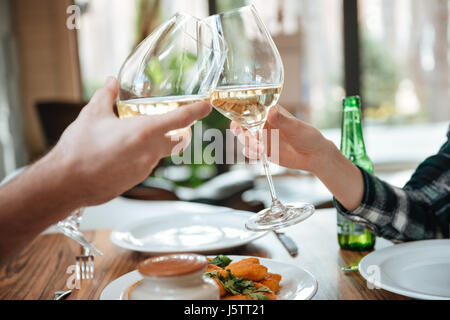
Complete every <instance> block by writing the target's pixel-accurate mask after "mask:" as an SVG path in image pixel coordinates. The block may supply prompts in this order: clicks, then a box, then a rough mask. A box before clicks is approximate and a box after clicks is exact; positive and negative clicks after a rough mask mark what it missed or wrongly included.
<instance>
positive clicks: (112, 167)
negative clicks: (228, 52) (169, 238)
mask: <svg viewBox="0 0 450 320" xmlns="http://www.w3.org/2000/svg"><path fill="white" fill-rule="evenodd" d="M117 92H118V86H117V81H116V80H115V79H113V78H111V79H109V80H108V81H107V83H106V85H105V86H104V87H103V88H102V89H100V90H98V91H97V92H96V93H95V95H94V97H93V98H92V100H91V101H90V102H89V104H88V105H87V106H86V107H84V108H83V110H82V111H81V113H80V115H79V116H78V118H77V119H76V120H75V122H73V123H72V124H71V125H70V126H69V127H68V128H67V130H66V131H65V132H64V134H63V135H62V137H61V139H60V141H59V142H58V144H57V145H56V146H55V147H54V148H53V149H52V150H51V151H50V152H49V153H48V154H47V155H46V156H44V157H43V158H42V159H40V160H39V161H37V162H36V163H34V164H33V165H31V166H29V168H27V170H25V171H24V172H23V173H21V174H20V175H19V176H18V177H16V178H15V179H12V180H11V181H9V182H7V183H6V184H5V185H3V186H1V187H0V265H1V264H3V263H5V262H7V261H8V260H9V259H10V258H11V257H13V256H14V255H15V254H17V253H18V252H20V250H21V249H22V248H23V247H24V246H25V245H27V244H28V243H30V241H31V240H32V239H33V238H34V237H35V236H37V235H38V234H39V233H41V232H42V231H44V230H45V228H48V227H49V226H50V225H52V224H54V223H56V222H57V221H59V220H61V219H63V218H65V217H66V216H67V215H68V214H70V213H71V212H72V211H73V210H75V209H77V208H80V207H84V206H89V205H96V204H100V203H103V202H105V201H108V200H110V199H112V198H114V197H116V196H117V195H120V194H121V193H123V192H124V191H126V190H128V189H129V188H131V187H133V186H135V185H136V184H138V183H140V182H142V181H143V180H144V179H145V178H146V177H147V176H148V175H149V174H150V172H151V171H152V170H153V168H154V167H155V166H156V164H157V163H158V161H159V160H160V159H161V158H162V157H165V156H169V155H171V153H172V151H173V150H174V147H175V146H177V148H176V149H175V150H176V152H181V150H182V147H186V146H187V144H188V143H189V140H190V137H191V131H190V129H186V127H189V126H190V124H191V123H192V122H194V121H195V120H198V119H200V118H203V117H205V116H206V115H207V114H208V113H209V112H210V111H211V106H210V105H209V104H207V103H197V104H193V105H190V106H185V107H183V108H180V109H177V110H175V111H172V112H169V113H167V114H163V115H160V116H159V115H158V116H142V117H134V118H129V119H124V120H120V119H118V118H117V117H116V115H115V114H114V111H113V103H114V100H115V99H116V97H117ZM175 129H180V130H178V134H177V137H178V138H180V140H181V142H178V139H175V140H174V139H172V138H171V137H168V136H167V135H166V133H167V132H169V131H172V130H175ZM179 143H180V144H181V145H180V144H179Z"/></svg>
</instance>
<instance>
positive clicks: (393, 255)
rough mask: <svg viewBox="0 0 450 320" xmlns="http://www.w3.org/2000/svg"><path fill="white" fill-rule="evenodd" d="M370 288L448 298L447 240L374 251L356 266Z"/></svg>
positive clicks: (449, 241) (449, 261)
mask: <svg viewBox="0 0 450 320" xmlns="http://www.w3.org/2000/svg"><path fill="white" fill-rule="evenodd" d="M359 272H360V273H361V275H362V276H363V277H364V278H365V279H366V280H367V281H368V282H370V283H372V284H373V285H375V286H377V287H380V288H382V289H385V290H387V291H391V292H394V293H398V294H401V295H404V296H407V297H411V298H417V299H450V239H445V240H424V241H415V242H407V243H402V244H398V245H395V246H391V247H388V248H385V249H382V250H377V251H374V252H372V253H370V254H368V255H367V256H366V257H364V258H363V259H362V260H361V262H360V264H359Z"/></svg>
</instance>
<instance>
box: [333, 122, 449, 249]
mask: <svg viewBox="0 0 450 320" xmlns="http://www.w3.org/2000/svg"><path fill="white" fill-rule="evenodd" d="M447 138H448V140H447V142H446V143H445V144H444V145H443V146H442V148H441V149H440V150H439V152H438V153H437V154H436V155H433V156H431V157H429V158H427V159H426V160H425V161H424V162H422V163H421V164H420V165H419V167H418V168H417V169H416V171H415V173H414V174H413V176H412V177H411V179H410V180H409V181H408V182H407V183H406V185H405V186H404V187H403V188H397V187H394V186H391V185H390V184H388V183H386V182H383V181H381V180H380V179H378V178H377V177H375V176H373V175H371V174H369V173H367V172H365V171H364V170H362V169H361V168H360V170H361V172H362V175H363V180H364V194H363V199H362V202H361V205H360V206H359V207H358V208H357V209H356V210H354V211H348V210H346V209H345V208H344V207H343V206H342V205H341V204H340V203H339V202H338V201H337V200H336V199H334V204H335V206H336V208H337V211H338V212H339V213H341V214H342V215H344V216H345V217H347V218H349V219H350V220H352V221H354V222H356V223H359V224H362V225H363V226H365V227H366V228H367V229H369V230H371V231H373V232H374V233H375V234H376V235H377V236H380V237H383V238H386V239H390V240H394V241H412V240H423V239H434V238H449V237H450V236H449V232H450V127H449V131H448V133H447Z"/></svg>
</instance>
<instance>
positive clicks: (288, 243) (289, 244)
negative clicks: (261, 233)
mask: <svg viewBox="0 0 450 320" xmlns="http://www.w3.org/2000/svg"><path fill="white" fill-rule="evenodd" d="M273 233H275V235H276V236H277V238H278V240H280V242H281V244H282V245H283V247H285V249H286V250H287V252H288V253H289V255H290V256H291V257H293V258H295V257H296V256H297V255H298V247H297V245H296V244H295V242H294V240H292V238H291V237H289V236H288V235H286V234H285V233H283V232H279V231H273Z"/></svg>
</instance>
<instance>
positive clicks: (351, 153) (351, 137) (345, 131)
mask: <svg viewBox="0 0 450 320" xmlns="http://www.w3.org/2000/svg"><path fill="white" fill-rule="evenodd" d="M342 106H343V110H342V132H341V152H342V154H344V156H345V157H347V158H348V159H349V160H350V161H351V162H353V163H354V164H355V165H357V166H358V167H360V168H362V169H363V170H365V171H367V172H369V173H373V163H372V161H371V160H370V158H369V157H368V156H367V153H366V147H365V145H364V138H363V132H362V125H361V102H360V99H359V96H352V97H347V98H344V99H343V102H342ZM337 224H338V242H339V246H340V247H341V248H342V249H347V250H355V251H366V250H372V249H373V247H374V245H375V235H374V234H373V233H372V232H370V231H369V230H367V229H365V228H364V227H362V226H361V225H359V224H356V223H354V222H352V221H350V220H348V219H347V218H345V217H344V216H342V215H341V214H339V213H338V217H337Z"/></svg>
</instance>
